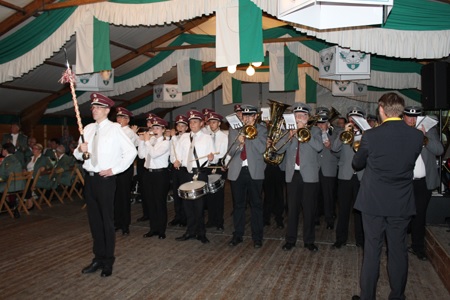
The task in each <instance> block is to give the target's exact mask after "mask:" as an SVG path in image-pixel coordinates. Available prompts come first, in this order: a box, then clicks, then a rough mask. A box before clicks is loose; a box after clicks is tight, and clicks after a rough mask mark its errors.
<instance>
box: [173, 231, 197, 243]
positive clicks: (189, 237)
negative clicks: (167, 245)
mask: <svg viewBox="0 0 450 300" xmlns="http://www.w3.org/2000/svg"><path fill="white" fill-rule="evenodd" d="M195 238H196V236H195V235H194V234H187V233H185V234H183V235H182V236H179V237H177V238H175V240H176V241H180V242H183V241H187V240H193V239H195Z"/></svg>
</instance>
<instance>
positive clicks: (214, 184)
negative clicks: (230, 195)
mask: <svg viewBox="0 0 450 300" xmlns="http://www.w3.org/2000/svg"><path fill="white" fill-rule="evenodd" d="M224 184H225V180H224V179H222V175H220V174H211V175H208V192H209V193H211V194H214V193H216V192H217V191H218V190H220V189H221V188H223V186H224Z"/></svg>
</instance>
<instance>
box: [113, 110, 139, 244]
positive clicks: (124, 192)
mask: <svg viewBox="0 0 450 300" xmlns="http://www.w3.org/2000/svg"><path fill="white" fill-rule="evenodd" d="M116 111H117V114H116V121H117V123H119V124H120V126H121V127H122V130H123V132H124V133H125V134H126V136H128V138H129V139H130V140H131V142H132V143H133V145H134V146H135V147H137V146H138V136H137V134H136V131H137V126H133V129H132V128H130V126H129V124H130V118H131V117H132V116H133V113H132V112H131V111H129V110H128V109H126V108H123V107H117V108H116ZM133 173H134V165H133V164H131V165H130V166H129V167H128V169H126V170H125V171H123V172H122V173H120V174H117V176H116V185H117V188H116V195H115V198H114V226H115V229H116V231H117V230H122V235H129V234H130V224H131V184H132V182H133Z"/></svg>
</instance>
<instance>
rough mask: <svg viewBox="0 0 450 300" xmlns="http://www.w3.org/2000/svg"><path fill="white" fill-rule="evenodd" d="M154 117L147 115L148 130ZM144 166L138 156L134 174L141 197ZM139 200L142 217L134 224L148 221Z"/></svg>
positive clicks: (144, 206)
mask: <svg viewBox="0 0 450 300" xmlns="http://www.w3.org/2000/svg"><path fill="white" fill-rule="evenodd" d="M154 117H157V115H155V114H153V113H148V114H147V117H146V121H147V127H148V128H151V127H152V122H151V121H152V120H153V118H154ZM138 144H139V143H138ZM144 164H145V158H140V157H139V156H138V157H137V161H136V173H137V180H138V193H140V194H141V196H142V194H144V193H143V189H144V185H145V182H144V180H143V177H144V174H145V173H146V172H147V169H146V168H145V167H144ZM141 200H142V201H141V205H142V217H140V218H138V219H137V220H136V222H145V221H148V220H149V216H148V207H147V202H146V201H144V200H143V199H141Z"/></svg>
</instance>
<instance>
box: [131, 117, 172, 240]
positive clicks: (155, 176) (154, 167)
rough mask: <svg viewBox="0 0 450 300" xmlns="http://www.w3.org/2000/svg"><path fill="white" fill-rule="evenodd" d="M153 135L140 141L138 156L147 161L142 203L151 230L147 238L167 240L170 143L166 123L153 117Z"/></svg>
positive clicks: (144, 136)
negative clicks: (166, 134) (145, 208)
mask: <svg viewBox="0 0 450 300" xmlns="http://www.w3.org/2000/svg"><path fill="white" fill-rule="evenodd" d="M150 122H151V123H152V127H151V130H152V132H153V135H150V132H148V131H146V132H144V134H143V135H141V136H140V137H139V147H138V155H139V157H140V158H145V164H144V167H145V169H146V172H145V173H144V174H143V181H144V182H145V184H144V187H143V192H144V194H143V201H145V202H146V203H147V207H148V216H149V217H150V230H149V231H148V232H147V233H146V234H144V237H145V238H148V237H152V236H158V238H159V239H165V238H166V227H167V194H168V192H169V185H170V174H169V170H168V168H167V167H168V166H169V155H170V141H169V140H165V139H164V132H165V130H166V127H167V125H168V124H167V121H166V120H164V119H161V118H159V117H154V118H153V119H151V121H150Z"/></svg>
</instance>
